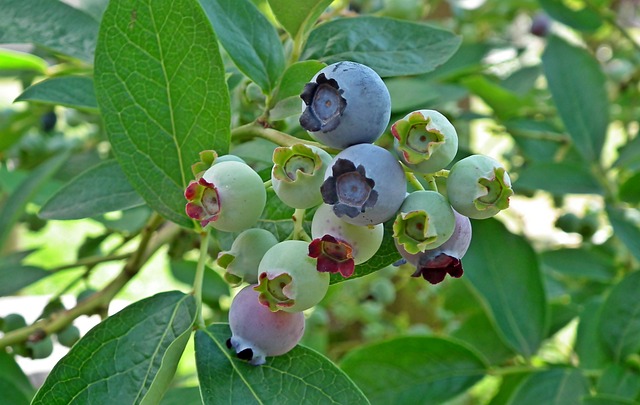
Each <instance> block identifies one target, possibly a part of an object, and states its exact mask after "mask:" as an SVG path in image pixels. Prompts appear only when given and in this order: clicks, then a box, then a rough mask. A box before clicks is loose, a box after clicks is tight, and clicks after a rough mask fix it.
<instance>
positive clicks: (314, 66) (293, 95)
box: [269, 60, 326, 120]
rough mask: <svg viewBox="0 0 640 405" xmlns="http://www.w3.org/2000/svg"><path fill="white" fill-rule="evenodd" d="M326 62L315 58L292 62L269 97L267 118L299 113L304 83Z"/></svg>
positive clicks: (275, 118) (279, 117)
mask: <svg viewBox="0 0 640 405" xmlns="http://www.w3.org/2000/svg"><path fill="white" fill-rule="evenodd" d="M325 66H326V64H324V63H322V62H318V61H317V60H305V61H302V62H296V63H293V64H292V65H291V66H289V67H288V68H287V70H285V71H284V73H283V74H282V79H281V80H280V84H279V85H278V88H277V89H276V91H275V92H274V94H273V96H272V97H271V99H270V107H271V106H273V108H272V109H271V110H270V111H269V118H271V119H273V120H281V119H284V118H287V117H290V116H292V115H297V114H300V111H301V105H302V104H301V100H300V93H302V89H303V88H304V85H305V84H307V83H308V82H309V81H311V78H312V77H313V76H314V75H315V74H316V73H318V71H319V70H320V69H322V68H323V67H325Z"/></svg>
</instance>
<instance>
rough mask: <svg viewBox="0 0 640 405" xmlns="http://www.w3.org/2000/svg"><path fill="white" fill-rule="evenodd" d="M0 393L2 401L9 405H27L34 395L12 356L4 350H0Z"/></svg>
mask: <svg viewBox="0 0 640 405" xmlns="http://www.w3.org/2000/svg"><path fill="white" fill-rule="evenodd" d="M0 392H2V401H3V402H4V403H5V404H11V405H28V404H29V403H30V402H31V398H32V397H33V394H34V393H35V390H34V389H33V386H32V385H31V383H30V382H29V379H28V378H27V376H26V375H25V374H24V372H23V371H22V369H21V368H20V366H19V365H18V363H16V361H15V360H14V358H13V356H11V355H10V354H8V353H7V352H5V351H4V350H0Z"/></svg>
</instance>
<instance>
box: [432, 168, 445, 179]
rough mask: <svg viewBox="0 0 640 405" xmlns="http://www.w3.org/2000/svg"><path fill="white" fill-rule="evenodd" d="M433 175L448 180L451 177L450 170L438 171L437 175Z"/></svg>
mask: <svg viewBox="0 0 640 405" xmlns="http://www.w3.org/2000/svg"><path fill="white" fill-rule="evenodd" d="M431 175H432V176H433V177H442V178H444V179H446V178H447V177H449V170H447V169H442V170H438V171H437V172H435V173H431Z"/></svg>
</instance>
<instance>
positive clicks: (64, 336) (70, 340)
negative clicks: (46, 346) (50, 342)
mask: <svg viewBox="0 0 640 405" xmlns="http://www.w3.org/2000/svg"><path fill="white" fill-rule="evenodd" d="M56 338H57V339H58V343H60V344H61V345H62V346H65V347H71V346H73V345H74V344H75V343H76V342H77V341H78V340H80V329H78V327H77V326H75V325H69V326H67V327H66V328H64V329H62V330H61V331H60V332H58V333H56Z"/></svg>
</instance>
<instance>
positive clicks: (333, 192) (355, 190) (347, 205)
mask: <svg viewBox="0 0 640 405" xmlns="http://www.w3.org/2000/svg"><path fill="white" fill-rule="evenodd" d="M331 171H332V174H333V175H332V176H330V177H328V178H327V179H326V180H325V181H324V183H322V186H321V187H320V192H321V194H322V199H323V201H324V202H325V203H326V204H329V205H333V212H334V213H335V214H336V216H338V217H342V216H343V215H346V216H348V217H349V218H355V217H357V216H358V215H359V214H360V213H362V212H365V210H366V209H367V208H369V207H373V206H374V205H375V204H376V202H377V201H378V192H377V191H375V190H374V189H373V187H374V186H375V182H374V181H373V179H370V178H367V175H366V171H365V168H364V166H362V165H358V167H357V168H356V166H355V164H353V162H352V161H350V160H347V159H338V160H336V162H335V163H334V164H333V166H332V167H331Z"/></svg>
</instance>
